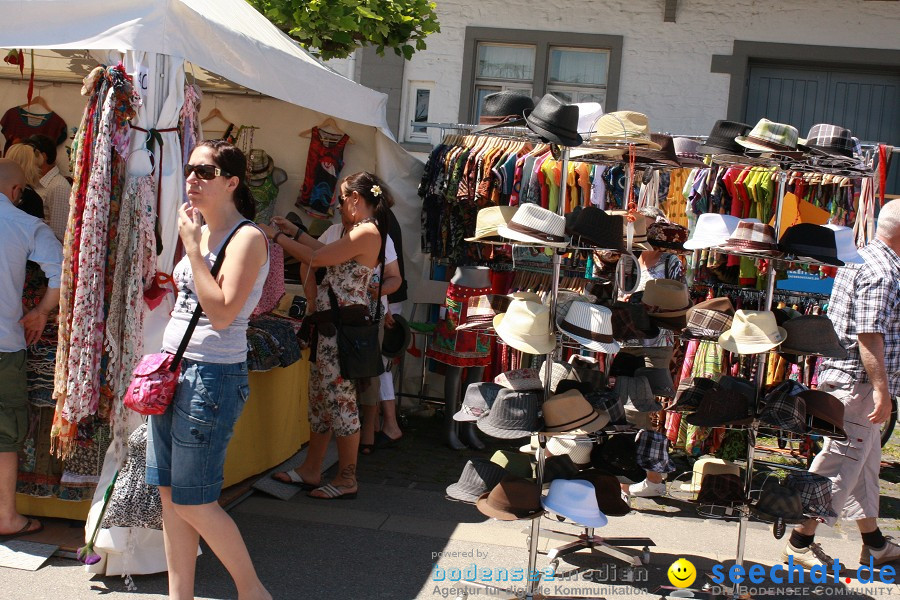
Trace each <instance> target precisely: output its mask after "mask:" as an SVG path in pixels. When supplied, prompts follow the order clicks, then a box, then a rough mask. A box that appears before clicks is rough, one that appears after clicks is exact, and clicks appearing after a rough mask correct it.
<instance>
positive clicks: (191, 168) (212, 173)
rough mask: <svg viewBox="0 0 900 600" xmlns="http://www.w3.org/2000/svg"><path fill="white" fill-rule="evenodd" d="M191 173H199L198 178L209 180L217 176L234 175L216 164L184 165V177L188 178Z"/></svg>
mask: <svg viewBox="0 0 900 600" xmlns="http://www.w3.org/2000/svg"><path fill="white" fill-rule="evenodd" d="M191 173H194V174H196V175H197V177H198V178H200V179H204V180H206V181H209V180H210V179H215V178H216V177H232V175H231V173H229V172H228V171H223V170H222V169H220V168H219V167H217V166H216V165H191V164H188V165H184V177H185V179H187V178H188V177H190V175H191Z"/></svg>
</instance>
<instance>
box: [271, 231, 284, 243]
mask: <svg viewBox="0 0 900 600" xmlns="http://www.w3.org/2000/svg"><path fill="white" fill-rule="evenodd" d="M279 235H284V233H283V232H281V231H279V232H278V233H276V234H275V235H273V236H272V243H273V244H277V243H278V236H279Z"/></svg>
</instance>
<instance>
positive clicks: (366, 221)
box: [353, 217, 375, 229]
mask: <svg viewBox="0 0 900 600" xmlns="http://www.w3.org/2000/svg"><path fill="white" fill-rule="evenodd" d="M374 222H375V217H366V218H365V219H360V220H359V221H357V222H356V223H354V224H353V228H354V229H356V228H357V227H359V226H360V225H362V224H363V223H374Z"/></svg>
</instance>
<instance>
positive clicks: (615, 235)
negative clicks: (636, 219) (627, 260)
mask: <svg viewBox="0 0 900 600" xmlns="http://www.w3.org/2000/svg"><path fill="white" fill-rule="evenodd" d="M624 231H625V219H624V217H622V216H621V215H610V214H608V213H607V212H605V211H603V210H601V209H599V208H597V207H596V206H586V207H584V208H583V209H581V211H580V212H579V213H578V217H577V218H576V219H575V223H574V224H573V225H572V235H573V237H574V236H578V237H579V238H580V239H581V241H582V242H583V243H585V244H587V245H591V246H595V247H597V248H605V249H607V250H618V251H621V252H624V251H625V240H624V238H623V232H624Z"/></svg>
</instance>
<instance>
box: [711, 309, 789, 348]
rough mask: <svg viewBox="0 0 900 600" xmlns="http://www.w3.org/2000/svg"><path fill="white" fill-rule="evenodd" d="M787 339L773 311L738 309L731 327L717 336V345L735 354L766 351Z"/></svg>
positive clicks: (785, 332)
mask: <svg viewBox="0 0 900 600" xmlns="http://www.w3.org/2000/svg"><path fill="white" fill-rule="evenodd" d="M786 339H787V331H785V329H784V327H778V324H777V322H776V321H775V313H773V312H771V311H767V310H739V311H736V312H735V313H734V319H733V320H732V322H731V329H729V330H728V331H726V332H725V333H723V334H722V335H720V336H719V345H720V346H722V347H723V348H725V349H726V350H728V351H729V352H734V353H736V354H759V353H760V352H768V351H769V350H771V349H772V348H774V347H775V346H777V345H779V344H780V343H781V342H783V341H784V340H786Z"/></svg>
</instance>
